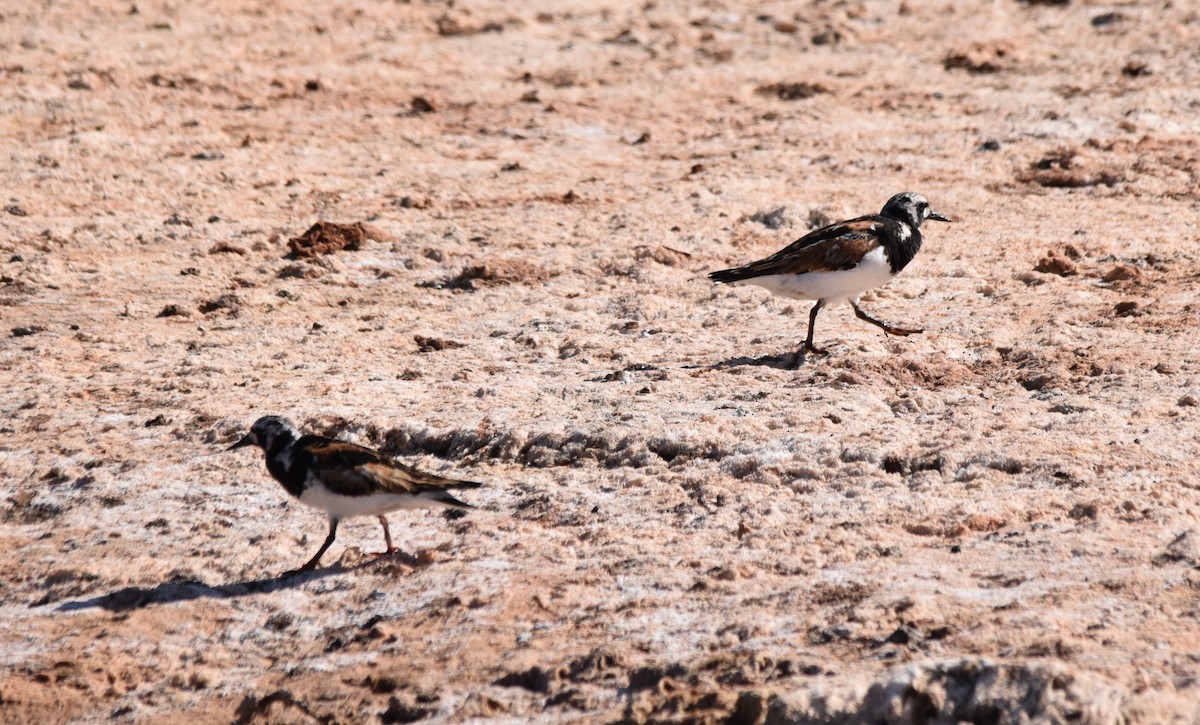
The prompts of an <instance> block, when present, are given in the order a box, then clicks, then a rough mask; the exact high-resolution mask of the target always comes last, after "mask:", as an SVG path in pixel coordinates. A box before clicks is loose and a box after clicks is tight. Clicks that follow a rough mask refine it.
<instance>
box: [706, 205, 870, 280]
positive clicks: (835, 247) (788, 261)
mask: <svg viewBox="0 0 1200 725" xmlns="http://www.w3.org/2000/svg"><path fill="white" fill-rule="evenodd" d="M883 231H884V224H883V222H882V221H881V220H879V219H877V218H875V217H862V218H860V219H851V220H850V221H845V222H838V223H837V224H831V225H829V226H827V227H823V228H821V229H818V230H816V231H814V232H811V233H809V234H806V235H805V236H803V237H801V238H800V239H798V240H796V241H795V242H792V243H791V244H789V245H788V246H786V247H784V248H783V249H781V250H779V251H778V252H776V253H775V254H772V255H771V256H770V257H767V258H766V259H760V260H759V261H757V262H751V263H750V264H747V265H745V266H744V267H737V268H735V269H729V270H724V271H721V272H714V273H712V274H711V275H709V276H710V277H712V278H713V279H715V280H716V281H718V282H736V281H737V280H740V279H749V278H751V277H762V276H765V275H769V274H804V273H805V272H829V271H837V270H846V269H852V268H854V266H855V265H857V264H858V262H859V260H861V259H862V258H863V256H864V255H866V254H867V253H869V252H870V251H871V250H873V249H875V248H876V247H878V246H879V238H880V234H881V233H882V232H883Z"/></svg>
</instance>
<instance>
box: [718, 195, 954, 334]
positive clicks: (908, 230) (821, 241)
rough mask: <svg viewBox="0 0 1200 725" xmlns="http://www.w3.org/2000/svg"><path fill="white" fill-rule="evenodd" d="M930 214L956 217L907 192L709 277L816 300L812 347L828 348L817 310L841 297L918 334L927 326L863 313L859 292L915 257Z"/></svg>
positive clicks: (871, 319)
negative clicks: (816, 340)
mask: <svg viewBox="0 0 1200 725" xmlns="http://www.w3.org/2000/svg"><path fill="white" fill-rule="evenodd" d="M926 219H934V220H936V221H939V222H948V221H951V220H950V219H947V218H946V217H944V216H942V215H941V214H938V213H937V212H935V211H934V210H932V209H930V208H929V202H928V201H926V199H925V197H923V196H921V195H920V194H914V193H912V192H908V191H906V192H904V193H902V194H896V195H895V196H893V197H892V198H891V199H888V202H887V203H886V204H884V205H883V211H881V212H880V213H878V214H872V215H870V216H864V217H859V218H857V219H851V220H849V221H844V222H838V223H836V224H830V225H829V226H827V227H823V228H821V229H817V230H815V231H812V232H809V233H808V234H806V235H804V236H803V237H801V238H800V239H798V240H796V241H795V242H792V243H791V244H789V245H788V246H786V247H784V248H783V249H781V250H779V251H778V252H776V253H775V254H772V255H771V256H770V257H767V258H766V259H760V260H759V261H757V262H751V263H750V264H747V265H746V266H744V267H736V268H734V269H723V270H721V271H719V272H713V273H712V274H710V275H708V276H709V278H710V279H712V280H713V281H715V282H727V283H734V284H736V283H740V282H748V283H750V284H756V285H759V286H760V287H766V288H767V289H769V290H771V291H772V292H774V293H775V294H777V295H780V296H783V297H791V298H793V299H801V300H816V301H817V304H815V305H813V308H812V311H810V312H809V313H808V337H807V338H805V340H804V348H805V349H806V350H808V351H810V352H815V353H823V352H824V350H820V349H818V348H816V347H815V346H814V345H813V328H814V327H815V326H816V323H817V313H818V312H820V311H821V308H822V307H824V306H825V305H827V304H831V303H837V302H849V303H850V306H851V307H853V308H854V314H855V315H857V316H858V318H859V319H860V320H866V321H867V322H870V323H871V324H872V325H875V326H876V327H879V328H880V329H882V330H883V331H884V332H886V333H890V334H892V335H914V334H916V333H918V332H921V330H910V329H907V328H904V327H893V326H891V325H888V324H887V323H884V322H881V321H879V320H877V319H875V318H874V317H871V316H870V315H868V314H867V313H865V312H863V311H862V308H860V307H859V306H858V296H859V295H860V294H862V293H863V292H865V291H867V290H869V289H871V288H873V287H879V286H880V285H883V284H885V283H887V282H888V281H889V280H891V279H892V277H895V276H896V275H897V274H899V273H900V270H902V269H904V267H905V265H907V264H908V263H909V262H911V261H912V258H913V257H914V256H916V254H917V250H919V249H920V248H921V231H920V228H921V222H923V221H925V220H926Z"/></svg>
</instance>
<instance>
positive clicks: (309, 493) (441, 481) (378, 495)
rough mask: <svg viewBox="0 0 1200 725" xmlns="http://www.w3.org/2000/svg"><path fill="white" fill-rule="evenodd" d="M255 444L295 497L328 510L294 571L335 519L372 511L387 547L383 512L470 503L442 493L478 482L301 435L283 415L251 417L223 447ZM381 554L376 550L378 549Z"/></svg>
mask: <svg viewBox="0 0 1200 725" xmlns="http://www.w3.org/2000/svg"><path fill="white" fill-rule="evenodd" d="M250 445H254V446H258V447H260V448H262V449H263V450H264V451H265V452H266V454H267V470H268V471H270V472H271V475H272V476H274V477H275V480H277V481H279V482H280V483H281V484H283V487H284V488H285V489H287V492H288V493H290V494H292V495H293V496H295V497H296V498H298V499H300V503H303V504H306V505H308V506H312V507H313V508H318V509H321V510H323V511H325V512H326V513H327V514H328V515H329V536H327V537H325V543H324V544H321V548H320V549H317V553H316V554H314V555H313V558H311V559H309V560H308V563H307V564H305V565H304V566H302V567H300V568H299V569H297V570H296V571H307V570H309V569H313V568H315V567H316V566H317V562H318V561H320V560H321V555H322V554H324V553H325V550H326V549H328V548H329V545H330V544H332V543H333V539H334V537H336V536H337V527H338V523H339V522H340V521H341V520H342V519H344V518H348V517H351V516H377V517H379V523H381V524H383V539H384V541H386V542H387V551H385V552H383V554H391V553H393V552H395V551H396V547H394V546H392V534H391V532H390V531H388V522H387V518H385V517H384V514H386V513H390V512H392V511H398V510H400V509H414V508H424V507H448V508H457V509H467V508H472V506H471V505H470V504H467V503H463V502H462V501H459V500H458V499H457V498H455V497H453V496H451V495H450V494H449V493H447V490H448V489H455V488H478V487H479V486H480V485H482V484H480V483H477V482H474V481H455V480H452V479H449V478H441V477H440V476H434V475H431V474H428V473H421V472H420V471H418V470H416V469H414V468H411V467H409V466H406V465H404V464H403V463H398V462H396V461H394V460H392V459H390V458H388V457H386V456H384V455H383V454H381V453H379V452H378V451H374V450H371V449H370V448H364V447H363V446H359V445H355V444H353V443H347V442H346V441H339V440H334V439H332V438H323V437H321V436H315V435H306V436H301V437H297V435H296V429H295V428H294V427H292V424H291V423H289V422H288V421H287V420H285V419H284V418H280V417H279V416H275V415H268V416H264V417H262V418H259V419H258V420H256V421H254V425H253V426H252V427H251V428H250V432H249V433H247V434H246V435H245V437H243V438H242V439H241V440H239V441H238V442H237V443H234V444H233V445H232V446H230V447H229V449H228V450H231V451H232V450H234V449H236V448H242V447H244V446H250ZM383 554H381V556H382V555H383Z"/></svg>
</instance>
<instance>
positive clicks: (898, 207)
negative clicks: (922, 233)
mask: <svg viewBox="0 0 1200 725" xmlns="http://www.w3.org/2000/svg"><path fill="white" fill-rule="evenodd" d="M882 214H883V216H889V217H891V218H893V219H898V220H899V221H902V222H905V223H906V224H908V225H909V226H911V227H912V228H913V229H918V228H920V226H921V222H923V221H925V220H926V219H933V220H934V221H939V222H948V221H951V220H950V219H948V218H946V217H944V216H942V215H941V214H938V213H937V212H936V211H934V210H933V209H930V208H929V201H928V200H927V199H926V198H925V197H923V196H921V195H920V194H914V193H913V192H911V191H905V192H903V193H901V194H896V195H895V196H893V197H892V198H891V199H888V201H887V203H886V204H884V205H883V212H882Z"/></svg>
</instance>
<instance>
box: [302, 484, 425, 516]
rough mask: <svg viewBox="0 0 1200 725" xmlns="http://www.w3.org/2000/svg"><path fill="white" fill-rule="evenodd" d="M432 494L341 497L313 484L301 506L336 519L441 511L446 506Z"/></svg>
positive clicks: (309, 487) (303, 498) (380, 494)
mask: <svg viewBox="0 0 1200 725" xmlns="http://www.w3.org/2000/svg"><path fill="white" fill-rule="evenodd" d="M429 496H430V494H417V495H415V496H413V495H409V494H399V493H372V494H370V495H367V496H339V495H337V494H335V493H331V492H330V491H329V489H327V488H325V487H324V486H322V485H321V484H319V483H314V482H310V483H309V485H308V488H306V489H304V493H302V494H300V503H302V504H304V505H306V506H312V507H313V508H315V509H321V510H322V511H326V512H328V513H329V515H330V516H331V517H333V518H338V519H344V518H350V517H352V516H379V515H381V514H386V513H389V512H391V511H400V510H401V509H418V508H430V507H434V508H440V507H444V506H445V505H446V504H444V503H441V502H439V501H435V500H433V499H430V498H429Z"/></svg>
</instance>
